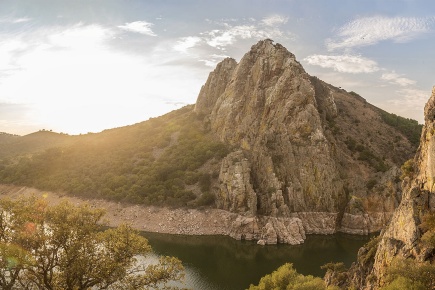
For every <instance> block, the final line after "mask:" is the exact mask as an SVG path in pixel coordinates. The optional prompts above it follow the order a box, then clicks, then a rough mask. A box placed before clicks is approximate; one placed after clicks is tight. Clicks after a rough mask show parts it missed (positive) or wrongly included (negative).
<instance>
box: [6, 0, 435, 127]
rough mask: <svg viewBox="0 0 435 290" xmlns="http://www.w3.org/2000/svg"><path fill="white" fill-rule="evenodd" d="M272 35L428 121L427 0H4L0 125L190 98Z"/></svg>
mask: <svg viewBox="0 0 435 290" xmlns="http://www.w3.org/2000/svg"><path fill="white" fill-rule="evenodd" d="M266 38H270V39H272V40H274V41H275V42H276V43H280V44H282V45H283V46H285V47H286V48H287V49H288V50H289V51H290V52H292V53H293V54H295V55H296V59H297V60H298V61H299V62H300V63H301V64H302V65H303V66H304V68H305V70H306V71H307V73H309V74H310V75H313V76H317V77H319V78H320V79H322V80H323V81H325V82H327V83H330V84H332V85H334V86H336V87H341V88H343V89H345V90H347V91H354V92H356V93H358V94H360V95H361V96H362V97H364V98H365V99H366V100H367V101H368V102H370V103H372V104H374V105H376V106H378V107H380V108H382V109H384V110H386V111H388V112H391V113H395V114H398V115H401V116H404V117H407V118H412V119H416V120H418V121H419V122H420V123H422V122H423V108H424V104H425V103H426V101H427V100H428V98H429V97H430V94H431V90H432V87H433V86H434V85H435V49H434V48H435V2H434V1H433V0H422V1H418V0H364V1H363V0H328V1H323V0H232V1H229V0H221V1H212V0H202V1H201V0H185V1H184V0H183V1H181V0H178V1H177V0H124V1H121V0H50V1H49V0H27V1H26V0H0V132H6V133H10V134H18V135H25V134H29V133H32V132H35V131H38V130H42V129H44V130H53V131H55V132H62V133H67V134H82V133H88V132H100V131H102V130H104V129H109V128H114V127H120V126H126V125H131V124H134V123H137V122H141V121H145V120H147V119H149V118H151V117H157V116H160V115H162V114H165V113H167V112H169V111H172V110H174V109H178V108H180V107H183V106H185V105H187V104H193V103H195V101H196V98H197V96H198V93H199V90H200V89H201V86H202V85H203V84H204V83H205V81H206V80H207V77H208V74H209V73H210V72H211V71H213V69H214V68H215V66H216V64H217V63H219V62H220V61H222V60H223V59H224V58H226V57H232V58H234V59H236V61H240V59H241V58H242V56H243V55H244V54H245V53H247V52H248V51H249V49H250V47H251V46H252V45H254V44H255V43H257V42H258V41H259V40H262V39H266Z"/></svg>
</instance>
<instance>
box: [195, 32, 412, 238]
mask: <svg viewBox="0 0 435 290" xmlns="http://www.w3.org/2000/svg"><path fill="white" fill-rule="evenodd" d="M195 111H196V112H198V113H199V115H201V116H204V122H205V124H206V125H207V126H206V127H207V128H209V129H211V130H212V132H214V134H215V135H216V136H217V138H219V139H220V140H221V141H223V142H225V143H227V144H230V145H231V146H232V147H233V148H235V149H234V152H232V153H230V154H229V155H228V156H227V157H226V158H225V159H224V160H223V162H222V166H221V171H220V174H219V186H218V188H217V190H216V192H215V195H216V204H217V206H218V208H221V209H225V210H229V211H231V212H235V213H238V214H241V215H242V216H247V217H254V218H256V217H259V216H263V217H269V218H276V219H277V220H279V219H281V218H297V219H299V220H300V221H301V223H302V225H303V228H304V232H305V233H323V234H329V233H334V232H337V231H343V232H347V233H358V234H367V233H370V232H374V231H379V230H380V229H381V228H382V226H384V225H385V224H386V223H387V222H388V220H389V218H390V217H391V215H392V212H393V211H394V208H395V207H397V205H398V203H399V201H400V198H401V191H400V186H399V184H398V174H399V170H398V167H399V166H400V164H401V163H403V162H404V161H405V160H406V159H408V158H409V157H410V156H411V155H412V154H413V150H415V147H413V146H412V144H411V143H410V142H409V141H408V140H407V139H406V138H405V136H403V135H402V134H401V133H400V132H398V131H395V129H394V128H392V127H390V126H389V125H387V124H385V123H383V122H382V120H381V117H380V110H379V109H377V108H376V107H374V106H372V105H370V104H368V103H367V102H366V101H365V100H364V99H363V98H361V97H359V96H358V95H356V94H355V93H354V94H349V93H347V92H346V91H343V90H341V89H339V88H335V87H333V86H331V85H328V84H326V83H324V82H322V81H321V80H319V79H317V78H315V77H311V76H310V75H308V74H307V73H306V72H305V70H304V68H303V67H302V65H301V64H300V63H299V62H298V61H297V60H296V58H295V56H294V55H293V54H292V53H290V52H289V51H288V50H287V49H286V48H284V47H283V46H282V45H280V44H274V43H273V41H271V40H264V41H260V42H258V43H257V44H256V45H254V46H252V48H251V50H250V51H249V52H248V53H247V54H245V55H244V57H243V58H242V59H241V60H240V62H239V63H238V64H237V63H236V62H235V61H234V60H232V59H226V60H224V61H223V62H222V63H220V64H219V65H218V66H217V68H216V69H215V70H214V71H213V72H212V73H211V74H210V76H209V78H208V80H207V83H206V84H205V85H204V86H203V87H202V89H201V92H200V94H199V96H198V101H197V104H196V107H195ZM392 132H393V134H395V141H394V142H396V143H397V146H396V145H393V147H392V146H391V144H392V141H391V139H390V138H388V137H386V136H388V134H392ZM388 169H389V170H388ZM390 189H394V194H392V193H391V192H392V191H391V190H390ZM266 224H269V225H268V226H267V229H266V230H265V232H266V233H270V235H269V234H266V236H271V237H272V239H275V238H274V236H273V233H272V232H273V231H275V232H282V231H281V230H280V229H279V228H280V227H281V226H280V225H278V223H276V222H269V223H266ZM266 224H264V226H265V225H266ZM262 226H263V225H262ZM234 227H235V229H234V231H235V232H237V231H238V230H239V229H236V227H240V230H241V231H242V232H243V231H244V230H243V228H244V226H242V225H240V226H239V225H238V224H237V225H236V224H235V225H234ZM260 227H261V226H260ZM277 239H278V240H280V238H279V237H278V238H277ZM265 240H267V238H265ZM284 240H286V239H284Z"/></svg>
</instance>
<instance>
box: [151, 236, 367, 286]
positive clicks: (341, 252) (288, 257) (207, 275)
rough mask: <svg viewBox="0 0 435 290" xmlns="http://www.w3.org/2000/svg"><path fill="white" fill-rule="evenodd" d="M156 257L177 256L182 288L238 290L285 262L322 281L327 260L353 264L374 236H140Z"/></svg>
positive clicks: (256, 281)
mask: <svg viewBox="0 0 435 290" xmlns="http://www.w3.org/2000/svg"><path fill="white" fill-rule="evenodd" d="M143 235H144V236H145V237H146V238H147V239H148V240H149V243H150V245H151V246H152V248H153V250H154V252H155V253H156V254H158V255H167V256H175V257H177V258H179V259H180V260H181V261H182V262H183V265H184V266H185V270H186V278H185V287H187V288H190V289H194V290H241V289H246V288H248V287H249V285H250V284H258V282H259V280H260V278H261V277H262V276H264V275H266V274H269V273H271V272H272V271H274V270H276V269H277V268H278V267H279V266H281V265H282V264H284V263H287V262H290V263H293V265H294V268H295V269H296V270H297V271H298V272H299V273H301V274H305V275H308V274H310V275H315V276H320V277H323V275H324V271H323V270H321V269H320V266H322V265H324V264H326V263H328V262H344V263H345V264H346V265H347V266H350V264H351V263H352V262H354V261H356V255H357V252H358V249H359V248H360V247H361V246H362V245H363V244H365V243H366V242H368V241H369V239H370V238H371V237H372V236H373V235H372V236H355V235H347V234H341V233H338V234H334V235H309V236H308V237H307V239H306V240H305V243H304V244H302V245H297V246H292V245H269V246H259V245H257V244H256V243H255V242H252V241H236V240H234V239H232V238H229V237H224V236H181V235H169V234H157V233H143Z"/></svg>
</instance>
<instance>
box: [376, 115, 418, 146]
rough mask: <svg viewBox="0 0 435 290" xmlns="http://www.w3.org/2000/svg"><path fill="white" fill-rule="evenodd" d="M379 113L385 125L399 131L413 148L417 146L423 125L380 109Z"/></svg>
mask: <svg viewBox="0 0 435 290" xmlns="http://www.w3.org/2000/svg"><path fill="white" fill-rule="evenodd" d="M379 113H380V115H381V118H382V120H383V121H384V122H385V123H387V124H388V125H390V126H391V127H394V128H395V129H397V130H399V131H400V132H401V133H402V134H403V135H404V136H406V138H407V139H408V140H409V142H411V143H412V144H413V145H414V146H418V144H419V142H420V135H421V130H422V128H423V125H420V124H418V122H417V121H416V120H413V119H408V118H403V117H400V116H397V115H396V114H390V113H387V112H385V111H383V110H380V109H379Z"/></svg>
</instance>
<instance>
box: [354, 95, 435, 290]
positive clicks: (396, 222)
mask: <svg viewBox="0 0 435 290" xmlns="http://www.w3.org/2000/svg"><path fill="white" fill-rule="evenodd" d="M424 113H425V125H424V127H423V132H422V135H421V140H420V147H419V149H418V151H417V154H416V155H415V158H414V164H415V165H414V171H415V173H414V175H413V176H411V177H407V178H406V179H405V180H404V182H403V192H404V195H403V198H402V201H401V203H400V205H399V207H398V208H397V209H396V211H395V212H394V214H393V217H392V219H391V222H390V223H389V224H388V226H387V227H386V228H385V230H384V231H383V232H382V233H381V236H380V241H379V244H378V246H377V251H376V255H375V257H374V263H373V265H372V266H371V267H365V266H367V265H354V266H353V267H352V269H351V272H356V273H364V275H362V276H361V277H362V278H361V277H360V278H359V279H356V278H354V281H353V282H354V284H355V285H357V287H358V288H359V289H377V288H378V287H380V286H382V285H383V284H384V278H385V273H386V271H387V269H388V267H389V265H390V263H391V261H392V260H393V258H395V257H403V258H413V259H416V260H417V261H425V260H426V259H427V256H428V255H427V250H428V249H425V248H424V247H423V246H422V245H421V244H420V243H419V241H420V238H421V235H422V233H421V231H420V229H419V225H420V224H421V218H422V216H423V215H424V214H425V213H427V212H429V211H433V210H434V209H435V196H434V193H435V189H434V178H435V150H434V148H435V87H434V88H433V90H432V96H431V98H430V99H429V101H428V102H427V104H426V106H425V110H424ZM364 267H365V269H364ZM354 276H357V275H354ZM369 276H370V277H371V278H370V279H369V278H368V277H369Z"/></svg>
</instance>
